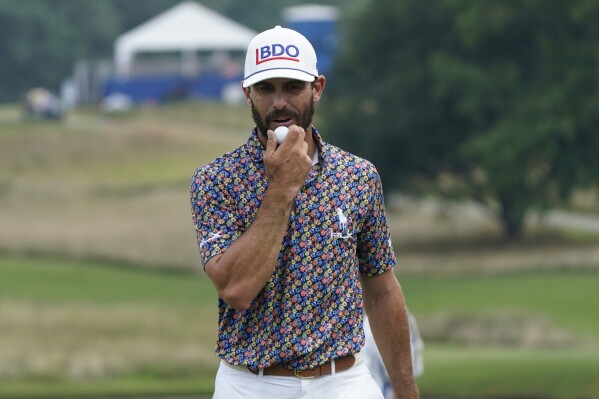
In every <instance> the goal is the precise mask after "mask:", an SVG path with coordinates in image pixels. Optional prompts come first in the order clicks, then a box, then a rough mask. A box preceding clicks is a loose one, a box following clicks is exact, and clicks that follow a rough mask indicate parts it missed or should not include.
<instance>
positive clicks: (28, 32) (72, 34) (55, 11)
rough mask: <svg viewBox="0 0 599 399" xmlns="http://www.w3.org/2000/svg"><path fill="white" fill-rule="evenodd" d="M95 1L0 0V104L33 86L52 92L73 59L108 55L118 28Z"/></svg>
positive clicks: (105, 6) (110, 14)
mask: <svg viewBox="0 0 599 399" xmlns="http://www.w3.org/2000/svg"><path fill="white" fill-rule="evenodd" d="M112 11H113V10H112V9H111V8H110V7H109V6H108V4H106V3H104V2H100V1H93V2H79V1H64V0H46V1H37V0H21V1H10V0H0V36H1V37H2V40H1V41H0V60H2V61H1V62H0V76H2V85H1V86H0V100H15V99H17V98H18V97H19V95H22V94H23V93H24V92H25V91H26V90H27V89H29V88H31V87H35V86H46V87H49V88H52V89H55V88H57V87H58V85H59V83H60V81H61V79H63V78H64V77H66V76H68V75H69V74H70V73H71V71H72V69H73V64H74V62H75V61H76V60H77V59H81V58H90V57H98V56H101V55H103V54H106V53H107V52H108V53H110V52H111V51H112V50H111V49H112V40H113V37H114V35H115V32H116V31H117V29H118V24H117V21H118V19H117V18H116V16H115V14H114V13H113V12H112Z"/></svg>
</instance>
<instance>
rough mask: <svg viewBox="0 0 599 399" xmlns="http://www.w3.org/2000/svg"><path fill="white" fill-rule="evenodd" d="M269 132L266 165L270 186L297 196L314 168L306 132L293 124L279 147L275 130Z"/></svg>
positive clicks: (293, 196) (265, 157)
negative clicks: (309, 153) (309, 154)
mask: <svg viewBox="0 0 599 399" xmlns="http://www.w3.org/2000/svg"><path fill="white" fill-rule="evenodd" d="M267 134H268V142H267V143H266V152H265V153H264V167H265V169H266V177H267V178H268V185H269V188H272V189H276V190H280V191H281V193H285V194H286V195H288V196H292V198H295V196H296V195H297V193H298V192H299V190H300V189H301V188H302V187H303V185H304V183H305V182H306V178H307V177H308V174H309V173H310V170H311V169H312V159H310V157H309V156H308V143H306V141H305V138H306V132H305V131H304V129H302V128H301V127H299V126H296V125H291V126H290V127H289V133H288V134H287V138H286V139H285V140H284V141H283V143H281V145H280V146H279V147H278V148H277V138H276V136H275V134H274V132H273V131H272V130H268V132H267Z"/></svg>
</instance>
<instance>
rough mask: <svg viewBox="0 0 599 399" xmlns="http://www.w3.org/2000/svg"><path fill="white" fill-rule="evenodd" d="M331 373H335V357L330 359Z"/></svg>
mask: <svg viewBox="0 0 599 399" xmlns="http://www.w3.org/2000/svg"><path fill="white" fill-rule="evenodd" d="M331 375H335V359H333V360H331Z"/></svg>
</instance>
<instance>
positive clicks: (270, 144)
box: [264, 129, 277, 156]
mask: <svg viewBox="0 0 599 399" xmlns="http://www.w3.org/2000/svg"><path fill="white" fill-rule="evenodd" d="M266 134H267V136H268V141H267V142H266V153H265V154H264V155H265V156H266V155H270V154H272V153H273V152H275V150H276V149H277V136H275V132H273V131H272V130H270V129H269V130H267V131H266Z"/></svg>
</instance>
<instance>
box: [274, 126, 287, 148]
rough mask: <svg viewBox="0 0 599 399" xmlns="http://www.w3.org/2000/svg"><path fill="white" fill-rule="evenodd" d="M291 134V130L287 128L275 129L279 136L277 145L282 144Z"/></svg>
mask: <svg viewBox="0 0 599 399" xmlns="http://www.w3.org/2000/svg"><path fill="white" fill-rule="evenodd" d="M288 132H289V128H288V127H287V126H279V127H278V128H276V129H275V135H276V136H277V143H279V144H281V143H282V142H283V140H285V137H287V133H288Z"/></svg>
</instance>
